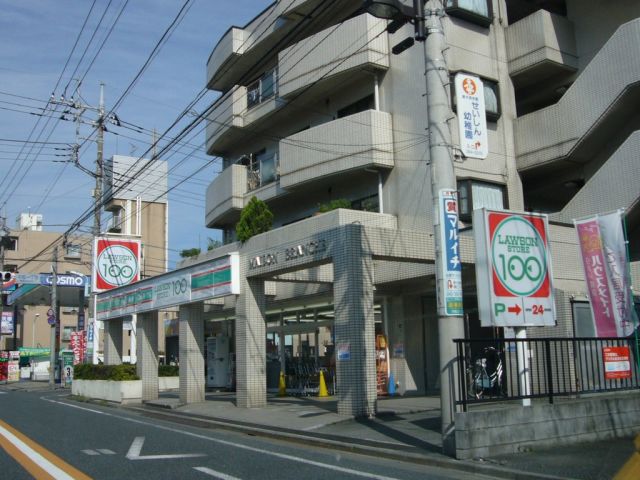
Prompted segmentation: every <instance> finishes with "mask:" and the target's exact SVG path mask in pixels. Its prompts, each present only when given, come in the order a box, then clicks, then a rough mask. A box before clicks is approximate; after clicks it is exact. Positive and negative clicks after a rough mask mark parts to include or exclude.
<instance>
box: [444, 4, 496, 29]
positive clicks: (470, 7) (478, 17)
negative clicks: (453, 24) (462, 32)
mask: <svg viewBox="0 0 640 480" xmlns="http://www.w3.org/2000/svg"><path fill="white" fill-rule="evenodd" d="M445 10H446V11H447V13H448V14H449V15H451V16H452V17H458V18H462V19H464V20H468V21H469V22H473V23H476V24H478V25H482V26H483V27H488V26H489V25H491V21H492V20H493V8H492V6H491V0H446V3H445Z"/></svg>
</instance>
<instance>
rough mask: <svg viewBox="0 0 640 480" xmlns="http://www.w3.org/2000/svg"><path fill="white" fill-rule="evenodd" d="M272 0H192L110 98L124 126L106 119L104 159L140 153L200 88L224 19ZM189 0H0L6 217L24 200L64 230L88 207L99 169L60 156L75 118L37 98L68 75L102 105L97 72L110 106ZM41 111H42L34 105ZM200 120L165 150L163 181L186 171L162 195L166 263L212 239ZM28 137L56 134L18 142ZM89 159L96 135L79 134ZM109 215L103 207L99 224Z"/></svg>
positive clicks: (1, 178)
mask: <svg viewBox="0 0 640 480" xmlns="http://www.w3.org/2000/svg"><path fill="white" fill-rule="evenodd" d="M271 3H272V1H271V0H194V1H193V2H191V3H189V4H188V5H191V7H190V8H189V9H188V10H186V14H185V15H184V17H183V18H182V17H181V18H182V20H181V21H180V23H179V24H178V25H177V28H175V30H174V31H173V33H172V34H171V36H170V37H169V39H168V40H167V41H166V43H165V44H164V46H162V48H161V50H160V51H159V53H158V54H157V56H156V57H155V58H154V59H153V60H152V62H151V63H150V65H149V67H148V68H147V69H146V71H145V72H144V73H143V74H142V76H141V77H140V79H139V81H138V82H137V83H136V84H135V86H134V87H133V89H132V90H131V91H130V92H129V93H128V94H127V95H126V96H125V97H124V99H123V101H122V102H121V103H120V104H119V105H118V106H117V108H116V109H115V112H116V113H117V116H118V117H119V119H120V120H121V121H122V122H123V125H124V127H116V126H113V125H107V129H108V133H106V134H105V158H109V157H110V156H111V155H113V154H120V155H132V156H140V155H142V154H143V153H144V152H145V151H146V150H147V149H148V148H149V144H150V143H151V133H150V132H151V131H152V130H153V129H155V130H157V131H158V132H159V134H160V133H162V132H164V131H165V130H166V129H167V128H168V127H169V126H170V125H171V124H172V123H173V122H174V120H176V119H177V118H178V116H179V114H180V112H182V111H183V109H184V108H185V107H186V106H187V105H188V104H189V103H190V102H191V101H192V100H193V99H194V98H195V97H196V95H198V93H200V91H201V90H202V89H203V88H204V86H205V78H206V64H207V59H208V57H209V55H210V53H211V51H212V49H213V47H214V46H215V44H216V43H217V41H218V40H219V39H220V37H221V36H222V35H223V34H224V32H225V31H226V30H227V29H228V28H229V27H230V26H231V25H237V26H244V25H245V24H246V23H247V22H248V21H250V20H251V19H252V18H253V17H255V16H256V15H257V14H258V13H259V12H261V11H262V10H263V9H264V8H265V7H267V6H268V5H270V4H271ZM184 4H185V0H111V1H109V0H96V1H95V2H94V1H93V0H75V1H72V0H28V1H25V0H0V182H1V183H0V206H2V210H1V214H2V215H3V216H6V217H7V223H8V225H9V226H10V227H14V226H15V218H16V216H17V215H18V214H19V213H21V212H27V211H29V210H30V211H31V212H34V213H41V214H43V215H44V224H45V229H46V230H53V231H64V230H66V229H67V228H68V227H69V225H71V224H72V223H74V222H75V221H76V219H77V218H78V217H80V216H81V215H82V214H84V213H85V212H86V211H87V209H88V208H90V207H91V203H92V198H91V190H92V188H94V183H95V180H94V179H93V178H92V177H91V176H89V175H88V174H86V173H83V172H82V171H81V170H80V169H79V168H77V167H75V166H73V165H72V164H70V163H64V160H65V159H66V158H69V157H65V156H64V155H67V153H68V151H67V150H56V148H66V145H65V144H73V143H75V142H76V127H75V124H74V123H73V122H71V121H64V120H59V117H60V116H61V114H62V111H61V109H60V108H59V109H58V110H57V111H56V112H55V114H53V115H52V114H51V107H49V109H48V110H47V111H46V112H45V111H44V110H43V109H44V107H45V106H46V103H47V101H48V100H49V98H50V96H51V94H52V93H55V95H56V98H59V97H60V95H62V94H64V92H65V87H66V95H67V98H68V97H69V96H70V95H71V94H72V93H73V91H74V89H75V84H76V82H75V81H74V78H81V79H82V84H81V88H80V92H81V94H82V98H83V100H84V102H85V103H86V104H89V105H93V106H97V105H98V101H99V84H100V82H104V83H105V105H106V109H107V111H109V110H111V109H112V107H113V106H114V104H115V102H116V101H117V100H118V99H119V98H120V97H121V96H122V95H123V93H124V92H125V90H126V89H127V87H128V86H129V84H130V83H131V82H132V81H133V80H134V78H135V76H136V75H137V74H138V72H139V71H140V69H141V68H142V66H143V65H144V64H145V62H146V61H147V60H148V59H149V56H150V54H151V53H152V51H153V49H154V47H155V46H156V44H157V43H158V42H159V41H160V39H161V37H162V36H163V34H164V33H165V31H166V30H167V28H169V26H170V25H171V23H172V22H173V21H174V20H175V19H176V16H177V15H178V13H179V12H180V10H181V8H182V7H183V5H184ZM92 5H93V10H92V11H91V14H90V15H89V12H90V9H91V7H92ZM107 7H108V8H107ZM123 7H124V9H123ZM105 12H106V14H105ZM103 14H104V18H103V20H102V23H101V24H100V26H98V24H99V22H100V19H101V17H103ZM118 15H120V17H119V19H117V21H116V18H117V17H118ZM85 20H86V25H85V26H84V30H82V27H83V24H85ZM113 25H115V26H114V27H113V30H112V31H110V30H111V28H112V26H113ZM81 30H82V35H80V32H81ZM79 35H80V36H79ZM92 35H94V38H93V41H92V42H91V43H89V41H90V39H91V36H92ZM105 39H106V41H105ZM76 41H77V45H76V47H75V50H74V44H76ZM103 41H104V46H103V47H102V49H101V50H99V47H100V45H101V44H102V43H103ZM87 45H89V46H88V48H87ZM85 50H86V51H85ZM72 51H73V54H71V53H72ZM83 54H84V57H83ZM94 58H95V60H94ZM65 64H66V68H65ZM216 96H217V93H216V92H209V93H208V94H207V96H206V97H205V98H204V99H203V100H202V101H201V102H200V103H199V104H198V105H197V106H196V107H195V108H194V110H196V111H202V110H203V109H204V108H205V107H206V106H207V105H208V104H210V103H211V101H213V100H215V98H216ZM43 112H45V114H46V116H36V115H34V114H38V113H40V114H42V113H43ZM65 117H70V116H69V115H66V116H65ZM85 118H86V119H87V120H92V119H95V114H93V113H91V112H87V113H86V114H85ZM193 118H194V117H193V116H192V117H190V118H189V119H188V120H189V121H190V120H193ZM124 122H126V123H124ZM181 125H182V126H184V125H186V121H183V122H182V123H181ZM203 127H204V124H202V125H201V126H200V127H198V128H197V129H196V130H194V133H193V134H192V135H191V136H190V137H189V138H190V140H189V144H190V145H189V146H185V147H183V148H181V149H177V150H176V149H174V150H172V152H171V153H170V154H168V155H165V156H163V158H164V159H166V160H168V162H169V170H170V174H169V186H170V187H172V186H175V185H176V184H177V183H178V182H181V181H183V180H184V179H185V178H186V177H190V178H189V179H188V181H186V182H185V183H183V184H181V185H180V186H178V187H177V188H176V189H175V190H173V191H172V192H170V194H169V249H170V264H169V266H170V268H174V266H175V261H176V260H177V259H178V255H177V252H178V251H180V250H182V249H184V248H191V247H196V246H200V247H201V248H203V249H206V244H207V237H213V238H219V237H218V233H219V232H217V231H215V230H209V229H206V228H204V198H205V191H206V188H207V185H208V184H209V183H210V181H211V180H212V178H213V177H214V176H215V174H216V172H218V171H219V170H220V162H219V161H214V162H213V163H211V164H208V165H207V163H208V162H211V161H212V160H213V158H212V157H207V155H206V154H205V151H204V146H203V145H204V141H205V134H204V130H202V128H203ZM140 128H142V129H143V130H140ZM178 131H179V129H174V130H172V131H171V132H170V134H169V135H170V136H175V135H176V134H177V133H178ZM91 133H92V128H91V126H89V125H83V126H82V127H81V129H80V136H81V137H87V136H89V135H90V134H91ZM192 137H193V138H192ZM27 140H30V141H32V142H34V141H35V142H60V144H54V143H30V144H25V143H24V142H25V141H27ZM82 142H83V141H82V140H81V143H82ZM164 143H165V142H164V141H163V142H160V146H161V147H162V145H164ZM59 155H63V156H59ZM95 158H96V145H95V143H94V142H87V141H84V145H83V147H82V149H81V150H80V163H81V164H82V165H83V166H85V167H86V168H88V169H89V170H94V168H95V166H94V162H95ZM202 167H204V169H203V170H202V171H201V172H200V173H198V174H195V175H194V172H196V171H197V170H198V169H201V168H202ZM109 217H110V215H109V214H106V215H103V220H102V223H103V229H104V227H105V225H106V222H107V220H108V218H109ZM92 225H93V216H91V217H90V218H89V219H88V220H87V221H86V222H85V223H84V224H83V229H82V231H85V232H87V231H90V229H91V226H92Z"/></svg>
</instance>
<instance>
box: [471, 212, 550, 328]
mask: <svg viewBox="0 0 640 480" xmlns="http://www.w3.org/2000/svg"><path fill="white" fill-rule="evenodd" d="M473 225H474V235H475V241H476V283H477V289H478V306H479V310H480V322H481V324H482V326H484V327H531V326H554V325H555V304H554V301H553V286H552V274H551V255H550V252H549V233H548V220H547V216H546V215H539V214H520V213H514V212H508V211H493V210H487V209H481V210H475V211H474V214H473Z"/></svg>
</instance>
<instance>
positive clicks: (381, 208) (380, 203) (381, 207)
mask: <svg viewBox="0 0 640 480" xmlns="http://www.w3.org/2000/svg"><path fill="white" fill-rule="evenodd" d="M364 171H365V172H371V173H377V174H378V213H384V201H383V200H382V172H381V171H380V170H375V169H373V168H365V169H364Z"/></svg>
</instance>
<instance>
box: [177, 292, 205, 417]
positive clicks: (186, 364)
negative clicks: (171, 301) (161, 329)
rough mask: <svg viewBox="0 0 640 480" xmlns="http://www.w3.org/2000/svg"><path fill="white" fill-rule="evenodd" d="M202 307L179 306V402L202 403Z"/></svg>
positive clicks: (196, 305)
mask: <svg viewBox="0 0 640 480" xmlns="http://www.w3.org/2000/svg"><path fill="white" fill-rule="evenodd" d="M203 313H204V305H203V304H202V302H198V303H191V304H189V305H181V306H180V319H179V332H180V335H179V338H178V342H179V348H178V351H179V353H180V357H179V358H178V362H179V363H180V401H181V402H182V403H184V404H187V403H198V402H204V380H205V379H204V315H203Z"/></svg>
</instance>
